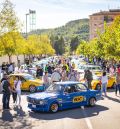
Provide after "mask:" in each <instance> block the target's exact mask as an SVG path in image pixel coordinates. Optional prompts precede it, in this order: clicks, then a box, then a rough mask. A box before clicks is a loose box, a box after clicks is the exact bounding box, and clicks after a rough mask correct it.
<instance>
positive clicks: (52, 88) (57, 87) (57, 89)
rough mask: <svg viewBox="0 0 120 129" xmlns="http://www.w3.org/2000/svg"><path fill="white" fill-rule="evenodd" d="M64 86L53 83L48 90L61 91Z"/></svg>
mask: <svg viewBox="0 0 120 129" xmlns="http://www.w3.org/2000/svg"><path fill="white" fill-rule="evenodd" d="M63 88H64V87H63V86H61V85H58V84H52V85H50V86H49V87H48V88H47V89H46V92H61V91H63Z"/></svg>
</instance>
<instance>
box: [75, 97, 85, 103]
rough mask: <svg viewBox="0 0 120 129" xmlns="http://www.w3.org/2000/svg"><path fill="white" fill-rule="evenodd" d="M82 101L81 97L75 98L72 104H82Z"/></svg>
mask: <svg viewBox="0 0 120 129" xmlns="http://www.w3.org/2000/svg"><path fill="white" fill-rule="evenodd" d="M83 100H84V97H83V96H77V97H74V98H73V103H78V102H82V101H83Z"/></svg>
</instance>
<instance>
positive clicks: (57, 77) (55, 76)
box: [51, 69, 61, 83]
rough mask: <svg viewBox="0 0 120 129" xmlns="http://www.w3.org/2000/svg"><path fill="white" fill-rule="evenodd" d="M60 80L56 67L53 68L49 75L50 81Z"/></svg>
mask: <svg viewBox="0 0 120 129" xmlns="http://www.w3.org/2000/svg"><path fill="white" fill-rule="evenodd" d="M60 81H61V74H60V72H59V70H58V69H55V70H54V72H53V73H52V75H51V82H52V83H53V82H60Z"/></svg>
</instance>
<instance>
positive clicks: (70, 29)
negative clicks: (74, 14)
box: [29, 19, 89, 41]
mask: <svg viewBox="0 0 120 129" xmlns="http://www.w3.org/2000/svg"><path fill="white" fill-rule="evenodd" d="M29 34H48V35H54V36H55V35H57V36H63V37H64V39H65V40H66V41H70V39H71V38H73V37H76V36H77V37H78V38H79V40H81V39H83V40H88V38H89V19H79V20H74V21H70V22H68V23H67V24H66V25H65V26H61V27H58V28H55V29H37V30H36V31H33V32H30V33H29Z"/></svg>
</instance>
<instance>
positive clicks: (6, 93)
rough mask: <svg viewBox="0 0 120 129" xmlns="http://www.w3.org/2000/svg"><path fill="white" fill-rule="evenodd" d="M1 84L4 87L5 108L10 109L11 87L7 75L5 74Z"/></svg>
mask: <svg viewBox="0 0 120 129" xmlns="http://www.w3.org/2000/svg"><path fill="white" fill-rule="evenodd" d="M1 84H2V89H3V110H5V109H10V107H9V101H10V93H11V87H10V83H9V80H8V78H7V76H6V75H5V76H4V78H2V80H1Z"/></svg>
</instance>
